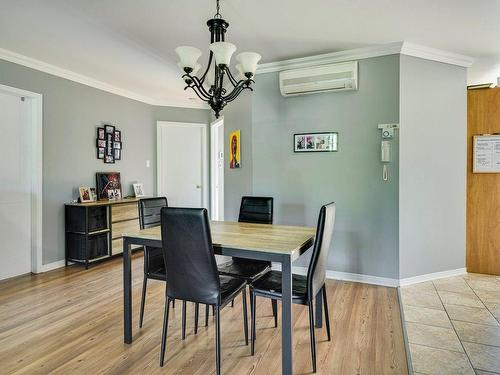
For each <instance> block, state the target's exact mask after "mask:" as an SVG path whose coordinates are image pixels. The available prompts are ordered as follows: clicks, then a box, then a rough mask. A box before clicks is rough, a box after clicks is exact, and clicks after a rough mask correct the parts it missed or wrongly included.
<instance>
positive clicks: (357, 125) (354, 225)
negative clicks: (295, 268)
mask: <svg viewBox="0 0 500 375" xmlns="http://www.w3.org/2000/svg"><path fill="white" fill-rule="evenodd" d="M256 82H257V83H256V85H255V91H254V93H253V94H252V97H253V98H252V99H253V103H252V102H250V103H238V104H237V105H235V103H237V102H238V101H235V102H233V103H231V104H229V105H228V108H227V109H226V111H225V113H224V115H225V119H231V126H230V128H231V129H232V128H241V129H242V138H243V134H244V133H249V132H251V133H252V153H251V155H252V165H251V168H250V166H249V165H248V159H247V158H248V156H245V158H244V159H243V168H242V170H241V174H240V175H236V174H234V177H235V178H234V180H236V178H237V177H240V176H241V179H240V180H237V181H236V182H237V183H235V181H234V180H226V184H225V190H226V207H228V206H229V205H230V204H233V203H229V202H227V200H228V197H231V200H232V201H235V202H239V197H241V195H243V194H246V193H248V192H253V194H255V195H269V196H273V197H274V198H275V222H276V223H280V224H300V225H304V224H305V225H310V226H315V225H316V221H317V218H318V212H319V208H320V206H321V205H322V204H324V203H327V202H330V201H336V202H337V204H338V206H337V207H338V210H337V221H336V224H335V234H334V241H333V246H332V249H331V252H330V259H329V265H328V268H329V269H330V270H335V271H343V272H354V273H362V274H368V275H375V276H381V277H390V278H397V277H398V231H397V228H398V155H397V149H398V144H397V143H398V140H397V139H395V140H394V145H393V146H394V147H393V150H394V153H393V162H392V163H391V164H390V167H389V173H390V181H389V182H383V181H382V164H381V162H380V140H381V138H380V131H379V130H378V129H377V124H379V123H387V122H398V120H399V113H398V109H399V100H398V95H399V56H397V55H393V56H385V57H378V58H372V59H367V60H361V61H360V62H359V85H360V86H359V87H360V88H359V90H358V91H351V92H338V93H324V94H314V95H303V96H298V97H293V98H283V97H282V96H281V94H280V92H279V83H278V73H268V74H259V75H258V76H257V77H256ZM242 106H243V107H242ZM249 119H251V123H252V128H251V129H248V127H249V126H248V121H249ZM227 123H228V122H227V121H226V122H225V124H226V127H227V132H228V131H229V126H228V125H227ZM324 130H332V131H338V132H339V151H338V152H337V153H318V154H313V153H306V154H294V153H293V149H292V135H293V133H296V132H308V131H311V132H314V131H324ZM243 141H244V142H245V141H246V142H248V140H245V139H244V140H243ZM244 147H245V148H246V147H248V146H247V145H245V144H244ZM246 168H248V170H246ZM232 173H233V172H232V171H229V172H228V174H232ZM248 178H251V180H252V186H253V187H252V188H251V189H250V187H249V186H248V182H247V181H248ZM229 208H231V214H233V213H234V212H237V210H236V211H235V208H236V207H235V206H233V207H229ZM305 264H306V262H305V259H304V260H299V261H298V264H297V265H305Z"/></svg>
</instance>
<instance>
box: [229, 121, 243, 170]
mask: <svg viewBox="0 0 500 375" xmlns="http://www.w3.org/2000/svg"><path fill="white" fill-rule="evenodd" d="M229 152H230V158H229V168H231V169H236V168H241V133H240V131H239V130H235V131H234V132H232V133H231V134H229Z"/></svg>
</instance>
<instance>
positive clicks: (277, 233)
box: [123, 221, 316, 255]
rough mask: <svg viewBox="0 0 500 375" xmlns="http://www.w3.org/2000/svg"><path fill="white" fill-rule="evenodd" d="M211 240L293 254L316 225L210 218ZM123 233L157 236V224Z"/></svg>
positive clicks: (218, 244)
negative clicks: (214, 219)
mask: <svg viewBox="0 0 500 375" xmlns="http://www.w3.org/2000/svg"><path fill="white" fill-rule="evenodd" d="M210 228H211V231H212V243H213V245H214V246H216V247H227V248H233V249H241V250H252V251H261V252H266V253H277V254H290V255H292V254H294V253H295V252H297V251H300V250H301V249H302V248H303V247H304V245H305V244H307V243H308V242H310V241H311V240H312V239H314V236H315V235H316V229H315V228H310V227H298V226H288V225H269V224H250V223H237V222H231V221H211V222H210ZM123 236H124V237H130V238H140V239H149V240H158V241H159V240H161V233H160V227H154V228H148V229H142V230H138V231H135V232H127V233H124V234H123Z"/></svg>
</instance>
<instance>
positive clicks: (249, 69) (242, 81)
mask: <svg viewBox="0 0 500 375" xmlns="http://www.w3.org/2000/svg"><path fill="white" fill-rule="evenodd" d="M207 25H208V29H209V30H210V47H209V48H210V55H209V58H208V64H207V67H206V69H205V72H204V73H203V75H202V76H201V77H200V78H199V77H197V76H196V73H197V72H198V71H199V70H200V68H201V65H200V64H199V63H198V59H199V58H200V57H201V51H200V50H199V49H198V48H195V47H190V46H181V47H177V48H176V49H175V52H176V53H177V55H179V59H180V61H179V63H178V64H177V65H178V66H179V67H180V68H181V69H182V70H183V71H184V73H185V74H184V75H183V76H182V78H183V79H184V82H186V84H187V86H186V87H185V88H184V90H186V89H188V88H191V89H193V91H194V92H195V93H196V95H198V97H199V98H200V99H201V100H203V101H204V102H207V103H208V104H209V105H210V107H211V108H212V109H213V111H214V114H215V117H216V118H219V115H220V112H221V111H222V109H223V108H224V107H225V105H226V104H227V103H229V102H232V101H233V100H234V99H236V98H237V97H238V95H239V94H240V93H241V92H242V91H243V90H245V89H248V90H251V91H253V89H252V87H251V84H252V83H254V80H253V79H252V77H253V76H254V75H255V71H256V70H257V63H258V62H259V60H260V59H261V56H260V55H259V54H258V53H255V52H242V53H240V54H238V55H237V56H236V60H238V62H239V64H237V65H236V70H238V74H237V75H236V78H235V76H233V74H232V73H231V71H230V69H229V64H230V62H231V56H232V55H233V53H234V52H235V51H236V46H235V45H234V44H232V43H228V42H226V41H225V33H226V30H227V28H228V26H229V23H227V22H226V21H225V20H223V19H222V16H221V14H220V13H219V0H217V13H215V16H214V18H212V19H210V20H208V21H207ZM212 63H213V65H212ZM225 76H227V80H228V81H229V83H228V82H226V83H225V82H224V77H225Z"/></svg>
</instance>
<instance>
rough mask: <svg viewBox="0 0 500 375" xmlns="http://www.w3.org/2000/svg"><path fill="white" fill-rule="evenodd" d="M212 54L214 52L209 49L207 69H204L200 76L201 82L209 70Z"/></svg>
mask: <svg viewBox="0 0 500 375" xmlns="http://www.w3.org/2000/svg"><path fill="white" fill-rule="evenodd" d="M213 56H214V53H213V52H212V51H210V55H209V57H208V64H207V69H205V72H204V73H203V75H202V76H201V78H200V82H201V83H203V82H205V77H206V75H207V74H208V71H209V70H210V65H212V59H213Z"/></svg>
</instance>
